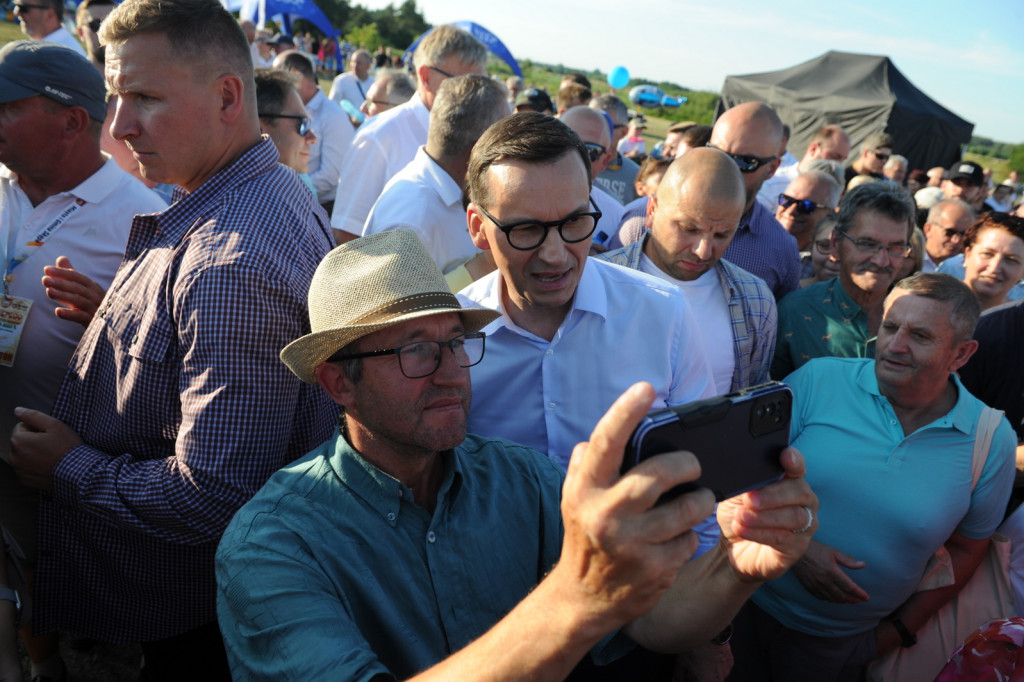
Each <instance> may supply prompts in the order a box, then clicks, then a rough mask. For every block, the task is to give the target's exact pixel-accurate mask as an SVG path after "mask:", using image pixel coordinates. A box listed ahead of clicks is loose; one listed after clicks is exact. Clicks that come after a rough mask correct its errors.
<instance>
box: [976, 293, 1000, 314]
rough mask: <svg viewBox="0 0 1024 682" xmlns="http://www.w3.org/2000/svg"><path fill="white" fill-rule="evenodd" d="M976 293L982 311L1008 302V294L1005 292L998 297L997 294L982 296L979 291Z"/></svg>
mask: <svg viewBox="0 0 1024 682" xmlns="http://www.w3.org/2000/svg"><path fill="white" fill-rule="evenodd" d="M974 295H975V296H976V297H977V298H978V305H980V306H981V310H982V312H984V311H986V310H988V309H989V308H995V307H996V306H997V305H1002V304H1003V303H1006V295H1005V294H1004V295H1002V296H998V297H997V296H982V295H980V294H978V293H975V294H974Z"/></svg>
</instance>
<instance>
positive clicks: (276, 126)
mask: <svg viewBox="0 0 1024 682" xmlns="http://www.w3.org/2000/svg"><path fill="white" fill-rule="evenodd" d="M295 83H296V81H295V77H294V76H293V75H292V74H290V73H288V72H287V71H281V70H278V69H257V70H256V108H257V110H258V111H259V116H260V131H261V132H263V133H264V134H266V135H269V136H270V139H271V140H273V141H274V146H275V147H277V153H278V154H280V155H281V158H280V159H279V160H280V162H281V163H282V164H284V165H285V166H288V167H289V168H292V169H294V170H295V171H296V172H298V173H299V176H300V177H301V178H302V179H303V180H304V181H305V183H306V184H307V185H308V186H309V188H310V191H312V189H313V185H312V184H311V183H310V181H309V176H308V175H307V173H308V172H309V148H310V147H311V146H312V145H313V143H314V142H316V135H314V134H313V131H312V130H311V129H310V125H309V124H310V120H309V114H307V113H306V108H305V107H304V106H302V99H301V98H300V97H299V93H298V92H297V91H296V90H295Z"/></svg>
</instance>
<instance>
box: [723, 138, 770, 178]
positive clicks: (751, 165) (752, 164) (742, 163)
mask: <svg viewBox="0 0 1024 682" xmlns="http://www.w3.org/2000/svg"><path fill="white" fill-rule="evenodd" d="M707 146H708V147H711V148H712V149H718V147H716V146H715V145H713V144H711V143H710V142H708V144H707ZM718 151H720V152H722V153H723V154H725V155H726V156H728V157H729V158H730V159H732V160H733V161H735V162H736V165H737V166H739V167H740V172H741V173H753V172H754V171H756V170H757V169H758V168H760V167H761V166H764V165H765V164H769V163H771V162H772V161H774V160H775V159H777V158H778V157H777V156H754V155H753V154H730V153H729V152H727V151H725V150H724V149H718Z"/></svg>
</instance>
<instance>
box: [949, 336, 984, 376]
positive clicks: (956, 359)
mask: <svg viewBox="0 0 1024 682" xmlns="http://www.w3.org/2000/svg"><path fill="white" fill-rule="evenodd" d="M977 350H978V342H977V341H975V340H974V339H971V340H970V341H961V342H960V343H958V344H957V346H956V354H955V355H954V356H953V360H952V361H951V362H950V366H949V371H950V372H955V371H957V370H958V369H960V368H961V367H963V366H964V365H966V364H967V361H968V360H970V359H971V356H973V355H974V353H975V352H976V351H977Z"/></svg>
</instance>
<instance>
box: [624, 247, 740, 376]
mask: <svg viewBox="0 0 1024 682" xmlns="http://www.w3.org/2000/svg"><path fill="white" fill-rule="evenodd" d="M640 271H641V272H646V273H647V274H648V275H654V276H655V277H659V278H661V279H663V280H665V281H666V282H670V283H672V284H675V285H676V286H677V287H679V288H680V289H682V290H683V295H684V296H686V300H687V301H688V302H689V304H690V308H691V309H692V310H693V316H694V318H695V319H696V320H697V321H698V325H699V327H698V328H699V329H700V333H701V335H702V336H703V337H704V346H705V347H706V348H707V351H708V360H709V361H710V362H711V374H712V375H713V376H714V378H715V394H716V395H724V394H726V393H728V392H729V389H730V388H731V386H732V375H733V372H734V371H735V369H736V354H735V351H734V350H733V342H732V341H733V338H732V322H731V321H730V319H729V306H728V304H727V303H726V301H727V298H726V295H725V292H724V291H723V290H722V282H721V280H720V278H719V277H718V272H716V271H715V269H714V268H711V269H710V270H708V271H707V272H705V273H704V274H703V275H701V276H700V277H698V278H697V279H695V280H693V281H689V282H688V281H684V280H681V279H676V278H675V277H673V276H672V275H670V274H668V273H667V272H664V271H663V270H662V269H661V268H659V267H658V266H657V265H655V264H654V261H652V260H651V259H650V258H648V257H647V254H644V255H642V256H641V257H640Z"/></svg>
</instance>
